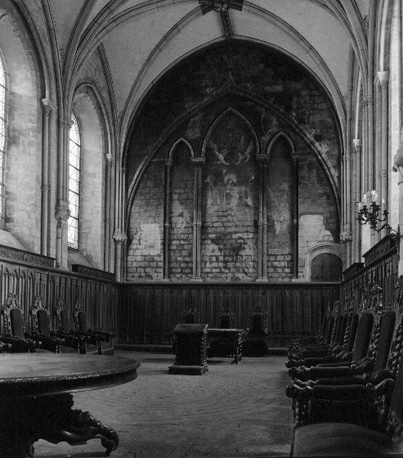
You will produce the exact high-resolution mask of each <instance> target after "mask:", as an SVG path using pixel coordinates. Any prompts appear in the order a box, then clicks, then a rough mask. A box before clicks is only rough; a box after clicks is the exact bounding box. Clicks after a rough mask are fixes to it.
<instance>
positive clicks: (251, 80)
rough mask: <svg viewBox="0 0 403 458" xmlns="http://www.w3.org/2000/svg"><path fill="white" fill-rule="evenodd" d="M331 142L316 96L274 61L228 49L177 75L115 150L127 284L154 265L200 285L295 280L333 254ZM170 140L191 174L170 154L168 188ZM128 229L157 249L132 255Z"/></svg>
mask: <svg viewBox="0 0 403 458" xmlns="http://www.w3.org/2000/svg"><path fill="white" fill-rule="evenodd" d="M337 132H338V131H337V126H336V122H335V116H334V112H333V109H332V106H331V104H330V102H329V100H328V98H327V96H326V94H325V93H324V91H323V90H322V89H321V87H320V86H319V85H318V84H317V82H316V81H315V80H314V78H313V77H312V76H311V75H309V74H308V73H307V72H306V71H305V70H304V69H302V68H301V67H298V66H297V64H295V63H294V62H292V61H291V60H290V59H288V58H286V57H285V56H281V55H279V54H278V53H275V52H273V51H269V50H267V49H266V50H265V49H263V48H258V47H253V46H251V45H243V44H239V45H231V46H229V47H228V48H225V49H216V48H213V49H211V50H208V51H206V52H205V54H204V55H201V56H199V58H198V59H197V60H196V59H191V60H189V61H187V62H186V65H185V63H183V64H179V65H178V67H177V68H176V69H174V70H172V71H171V73H169V74H168V75H167V76H166V77H165V79H164V80H163V81H161V82H160V83H159V84H156V86H155V88H154V89H153V92H151V93H150V95H149V98H148V99H147V100H146V101H145V102H144V105H143V107H142V110H140V111H139V115H138V118H137V119H136V120H135V125H134V128H133V135H132V141H131V143H130V145H129V147H128V149H127V151H128V153H127V163H126V166H127V167H126V168H127V175H128V180H127V185H128V192H129V191H131V194H129V199H128V202H129V206H130V207H129V214H130V218H129V220H130V228H129V249H128V259H127V280H143V279H149V280H158V279H161V278H162V276H163V275H164V273H163V270H164V269H163V266H164V263H165V264H166V265H167V266H168V269H167V272H166V274H165V275H166V277H167V278H169V279H172V280H178V281H179V280H186V279H189V278H195V277H196V278H198V272H197V266H199V268H200V279H202V280H206V281H208V280H210V281H212V280H225V281H254V280H256V279H258V278H259V275H261V274H262V272H264V270H265V269H266V270H267V278H268V280H269V281H291V280H292V279H293V278H294V275H295V271H297V272H298V278H299V279H305V277H304V275H305V269H304V267H305V263H306V262H307V259H310V258H309V253H310V251H311V250H312V249H313V248H314V247H315V246H316V245H317V244H318V243H323V242H329V243H330V242H331V243H339V235H338V234H339V215H338V204H337V201H336V197H335V196H336V195H337V193H338V186H339V175H340V169H339V162H340V148H339V143H338V134H337ZM181 139H183V142H184V143H187V148H188V150H189V154H191V155H192V156H194V158H196V160H197V159H199V160H200V164H199V165H198V166H196V165H195V163H194V161H191V160H189V154H181V155H179V154H178V155H177V156H176V159H175V161H174V163H173V165H172V166H171V167H172V169H171V172H170V173H171V184H169V185H168V184H167V183H166V181H165V176H166V170H165V169H166V164H165V162H166V161H167V159H168V157H169V155H170V151H171V149H172V147H173V145H175V144H176V143H177V142H179V141H180V140H181ZM157 164H158V173H156V167H157ZM262 164H264V165H262ZM197 167H199V168H200V175H198V172H197ZM196 176H197V177H198V178H197V179H196V178H195V177H196ZM178 177H180V178H179V179H178ZM195 180H196V181H195ZM164 202H165V204H166V205H167V208H169V209H170V212H171V213H170V217H169V218H167V215H165V217H164ZM199 206H200V208H199ZM145 224H146V226H143V227H142V225H145ZM166 227H169V228H170V229H169V231H166V230H165V231H164V228H166ZM141 228H142V229H141ZM140 229H141V232H142V233H144V231H149V236H148V237H149V238H151V239H153V240H154V241H155V242H156V240H157V239H158V243H157V242H156V244H157V245H158V246H159V247H160V248H159V249H158V250H157V249H154V250H153V251H152V253H151V252H150V251H149V252H148V253H147V254H146V253H145V251H144V247H143V251H141V250H140V251H139V246H138V240H139V235H138V233H139V231H140ZM152 234H154V235H152ZM136 244H137V245H136ZM164 244H166V245H167V246H168V247H169V249H168V250H165V252H164V250H163V246H164ZM262 250H264V251H265V255H263V254H262ZM199 251H200V252H199ZM164 258H165V259H164ZM145 259H147V261H146V260H145ZM264 259H266V261H265V262H266V267H262V265H263V264H262V263H264ZM194 262H195V264H193V263H194ZM195 266H196V267H195ZM190 268H192V272H189V269H190Z"/></svg>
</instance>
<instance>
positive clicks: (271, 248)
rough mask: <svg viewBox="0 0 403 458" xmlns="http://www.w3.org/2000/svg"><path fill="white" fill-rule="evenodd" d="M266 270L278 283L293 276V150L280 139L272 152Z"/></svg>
mask: <svg viewBox="0 0 403 458" xmlns="http://www.w3.org/2000/svg"><path fill="white" fill-rule="evenodd" d="M269 158H270V159H269V164H268V176H267V206H268V208H267V222H268V230H267V232H268V234H267V252H268V255H267V269H268V272H269V274H270V276H272V277H275V278H277V279H279V280H285V279H288V278H292V276H293V264H292V259H293V246H292V240H293V224H292V221H293V196H294V186H293V166H292V157H291V146H290V144H289V143H288V142H287V141H286V140H285V138H284V137H282V136H280V137H279V138H278V139H277V141H276V142H275V143H274V144H273V145H272V147H271V149H270V151H269Z"/></svg>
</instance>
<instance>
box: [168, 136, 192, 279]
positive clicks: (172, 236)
mask: <svg viewBox="0 0 403 458" xmlns="http://www.w3.org/2000/svg"><path fill="white" fill-rule="evenodd" d="M193 186H194V171H193V165H192V163H191V160H190V151H189V148H188V146H187V145H185V144H184V143H183V142H181V143H179V144H178V145H177V147H176V148H175V150H174V151H173V154H172V165H171V186H170V187H171V189H170V190H169V191H168V192H169V193H170V196H169V201H170V215H169V216H170V218H169V237H168V246H169V253H168V262H169V266H168V277H169V278H172V279H176V280H180V279H189V278H191V277H192V276H193V269H192V266H193V207H194V203H193V201H194V196H193Z"/></svg>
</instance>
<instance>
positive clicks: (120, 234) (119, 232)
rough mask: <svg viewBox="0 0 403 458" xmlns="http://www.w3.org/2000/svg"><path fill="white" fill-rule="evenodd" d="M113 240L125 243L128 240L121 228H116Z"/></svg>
mask: <svg viewBox="0 0 403 458" xmlns="http://www.w3.org/2000/svg"><path fill="white" fill-rule="evenodd" d="M113 240H114V241H115V243H117V244H121V243H124V242H126V240H127V235H126V234H125V233H124V232H123V231H122V230H121V229H116V230H115V232H114V234H113Z"/></svg>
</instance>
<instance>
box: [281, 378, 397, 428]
mask: <svg viewBox="0 0 403 458" xmlns="http://www.w3.org/2000/svg"><path fill="white" fill-rule="evenodd" d="M350 382H353V383H350ZM356 382H357V380H356V379H351V380H350V381H349V383H350V384H347V385H343V384H327V382H326V381H325V383H324V384H319V383H318V384H315V383H313V382H292V383H291V384H290V385H288V386H287V388H286V395H287V396H288V397H290V398H292V399H293V410H294V419H295V423H296V425H297V426H300V425H303V424H308V423H322V422H326V423H328V422H342V423H354V424H357V425H362V426H366V427H372V428H374V427H376V428H377V429H381V428H384V425H385V423H386V416H387V411H388V409H389V406H390V400H391V396H392V391H393V387H394V380H393V379H390V378H388V379H385V380H383V381H382V382H381V383H379V384H378V385H375V386H374V385H372V384H364V383H361V382H359V381H358V383H356ZM329 383H331V382H329Z"/></svg>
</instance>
